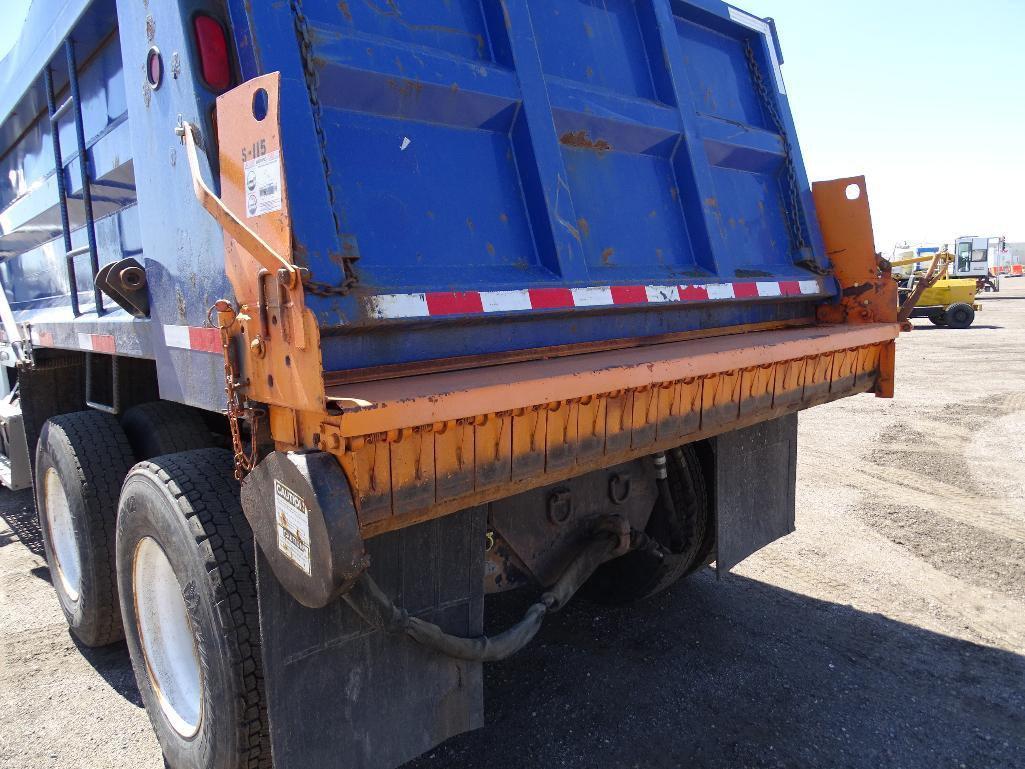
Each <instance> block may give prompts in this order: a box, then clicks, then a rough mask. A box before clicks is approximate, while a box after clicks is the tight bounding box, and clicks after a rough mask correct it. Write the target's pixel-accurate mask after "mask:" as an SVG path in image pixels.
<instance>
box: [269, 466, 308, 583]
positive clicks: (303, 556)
mask: <svg viewBox="0 0 1025 769" xmlns="http://www.w3.org/2000/svg"><path fill="white" fill-rule="evenodd" d="M274 517H275V518H276V519H277V524H278V550H280V551H281V552H282V553H284V554H285V557H286V558H288V560H290V561H291V562H292V563H294V564H295V565H296V566H298V567H299V568H300V569H302V570H303V571H304V572H306V574H307V576H309V575H310V573H311V563H310V515H309V511H308V510H307V508H306V503H305V502H303V498H302V497H300V496H299V495H298V494H296V493H295V492H294V491H292V490H291V489H290V488H288V486H286V485H285V484H283V483H282V482H281V481H278V480H275V481H274Z"/></svg>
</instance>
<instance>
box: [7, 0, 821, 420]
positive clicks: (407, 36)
mask: <svg viewBox="0 0 1025 769" xmlns="http://www.w3.org/2000/svg"><path fill="white" fill-rule="evenodd" d="M197 13H199V14H206V15H208V16H210V17H211V18H213V19H215V20H217V21H218V22H219V23H220V24H221V25H222V27H223V29H224V32H225V34H226V37H227V45H228V48H229V52H228V53H229V56H230V58H231V63H230V69H231V72H230V75H231V81H232V83H233V84H237V83H240V82H245V81H246V80H249V79H251V78H253V77H256V76H258V75H262V74H267V73H272V72H280V73H281V99H282V102H281V111H280V134H281V146H282V161H283V166H284V169H283V173H284V183H285V188H286V190H287V193H288V197H289V204H290V211H291V227H292V242H293V245H294V249H293V250H294V253H295V259H296V261H297V262H299V263H301V264H302V265H303V266H305V267H306V268H307V269H308V270H309V274H310V281H309V282H308V284H307V292H306V293H307V297H306V305H307V307H309V308H310V309H311V310H312V311H313V312H314V313H315V316H316V318H317V322H318V324H319V326H320V336H321V343H322V354H323V363H324V370H325V373H326V375H327V376H328V378H329V381H342V380H345V379H350V380H352V379H360V378H373V377H376V376H379V375H382V374H387V375H391V373H394V372H399V373H401V372H402V371H405V370H410V369H413V370H428V369H430V368H431V367H444V368H452V367H459V366H462V365H477V364H478V363H479V362H480V361H482V360H486V361H488V362H499V361H502V360H506V359H510V360H512V359H518V360H519V359H524V358H529V357H541V356H545V355H548V354H550V353H551V352H552V351H558V352H560V353H564V352H567V351H573V350H574V349H576V348H578V347H579V348H580V349H588V350H595V349H601V348H603V347H606V346H618V347H621V346H624V345H628V344H634V343H635V342H638V341H645V340H647V341H651V340H656V339H659V340H660V339H672V338H676V337H678V336H679V335H681V334H691V335H693V334H700V333H704V332H715V333H720V332H721V331H722V330H723V329H730V330H734V331H748V330H755V329H763V328H769V327H774V326H780V325H795V324H800V323H801V322H803V321H807V322H808V323H811V322H813V318H814V315H815V309H814V308H815V306H816V305H817V304H821V303H822V302H823V301H828V300H829V299H830V298H833V297H836V296H837V286H836V282H835V281H834V280H833V278H831V277H829V261H828V259H827V256H826V254H825V249H824V247H823V245H822V236H821V234H820V232H819V229H818V223H817V219H816V215H815V210H814V202H813V199H812V195H811V191H810V186H809V183H808V180H807V178H806V175H805V170H804V166H803V163H802V159H801V156H800V152H799V149H798V144H797V138H796V135H795V132H794V126H793V122H792V118H791V114H790V110H789V107H788V102H787V96H786V89H785V86H784V83H783V78H782V74H781V71H780V65H781V63H782V54H781V52H780V49H779V45H778V41H777V39H776V34H775V29H774V27H773V25H772V23H771V21H763V20H761V19H758V18H755V17H753V16H750V15H748V14H746V13H744V12H742V11H740V10H737V9H735V8H733V7H731V6H729V5H727V4H725V3H722V2H719V1H718V0H689V1H687V2H683V1H681V0H543V1H542V0H505V1H504V2H503V1H501V0H445V1H444V2H442V1H441V0H438V1H437V2H427V1H426V0H416V1H414V0H343V2H337V0H292V1H291V2H259V3H254V2H247V1H246V0H225V2H215V1H213V0H173V1H172V0H161V2H156V1H155V0H151V2H150V3H149V4H148V5H147V4H145V3H125V2H119V3H115V2H114V0H93V1H92V2H89V1H88V0H35V3H34V4H33V6H32V9H31V12H30V14H29V19H28V22H27V23H26V27H25V30H24V33H23V35H22V39H21V41H20V42H19V45H18V46H17V47H16V48H15V50H14V52H13V53H12V54H11V55H9V56H8V57H7V58H6V59H5V60H4V61H3V62H2V63H0V110H2V111H3V115H4V118H3V124H2V127H0V204H2V206H3V210H2V212H0V258H2V259H3V260H4V264H3V266H2V267H0V278H2V279H3V283H4V287H5V290H6V292H7V296H8V298H9V300H10V301H11V303H12V305H13V308H14V311H15V314H16V316H17V317H18V320H19V322H24V323H30V324H34V328H36V329H37V333H36V338H35V339H34V340H33V341H34V342H35V343H36V344H37V345H42V346H48V345H49V346H55V347H62V346H64V347H67V346H71V342H70V341H68V340H74V339H81V337H80V336H78V335H76V334H70V335H69V334H67V333H64V332H66V331H67V330H68V329H71V330H74V331H77V332H79V333H86V334H99V335H101V336H103V335H110V336H113V337H115V338H116V339H117V340H119V341H118V342H117V343H111V344H109V345H108V344H107V343H104V345H105V346H108V347H110V348H111V349H112V350H113V351H116V352H117V353H119V354H121V353H124V354H128V355H134V356H137V357H152V358H156V359H157V360H158V363H159V364H161V365H160V372H161V387H162V392H164V394H165V397H170V398H174V399H178V400H184V401H187V402H191V403H195V404H196V405H211V404H216V403H219V402H220V401H221V399H222V393H221V390H222V386H223V385H222V383H221V382H220V380H221V373H220V369H219V368H218V366H219V363H218V361H217V359H216V358H215V357H214V356H210V357H209V358H208V359H203V360H202V361H200V360H199V359H198V358H195V356H194V355H193V353H195V352H203V353H204V354H207V355H209V354H210V353H211V352H215V351H216V350H217V343H216V339H213V340H211V339H206V343H205V344H200V345H197V344H192V345H191V348H190V347H189V345H188V344H184V343H182V341H181V340H182V339H188V338H189V333H193V336H195V332H194V331H193V332H189V331H188V329H190V328H191V329H200V328H202V327H203V326H205V325H206V324H207V320H206V319H207V310H208V309H209V307H210V306H211V305H212V304H213V302H214V301H216V300H217V299H219V298H221V297H223V296H230V295H231V287H230V285H229V283H228V280H227V278H226V276H225V270H224V262H223V258H222V254H223V248H224V247H223V240H222V234H221V231H220V229H219V228H218V226H217V225H216V223H215V222H214V221H213V220H212V219H210V218H209V217H208V216H206V214H205V212H203V210H202V209H201V208H200V207H199V206H198V205H197V203H196V201H195V199H194V197H193V195H192V186H191V179H190V177H189V173H188V168H187V164H186V163H185V162H184V159H183V158H184V156H183V153H182V150H181V145H180V140H179V138H178V137H176V136H175V135H174V127H175V125H176V124H177V123H178V122H179V121H181V120H186V121H190V122H194V123H196V124H197V125H198V126H199V129H200V132H201V133H202V134H203V135H204V136H205V137H206V139H205V140H204V141H205V146H204V148H203V149H204V151H205V157H204V158H203V161H202V162H203V164H204V174H205V175H206V176H207V178H208V181H209V182H210V183H211V184H212V185H213V186H214V188H215V190H216V189H217V187H218V174H219V170H218V167H217V153H216V151H215V150H216V147H215V146H214V144H215V138H214V137H216V126H215V125H214V121H213V113H214V106H215V99H216V97H217V95H218V94H219V93H220V92H221V90H223V88H222V89H218V88H214V87H212V86H211V84H210V83H209V82H208V81H207V79H206V76H207V74H208V73H206V72H205V70H204V69H203V66H204V65H203V64H202V62H201V61H200V57H199V55H198V53H197V50H196V49H197V46H198V43H197V40H196V34H197V33H196V32H195V30H194V29H193V27H192V24H193V20H194V19H195V18H196V15H195V14H197ZM66 36H71V37H72V38H73V40H74V44H73V48H74V49H75V53H76V56H77V63H76V64H75V66H76V67H77V76H78V80H79V87H80V90H81V96H82V98H81V101H80V104H81V113H82V117H83V137H82V138H83V141H84V146H85V152H86V155H87V156H88V158H89V161H90V162H89V166H90V168H89V175H90V179H91V181H90V184H89V186H90V187H91V190H92V201H91V205H92V208H93V210H94V216H93V218H94V220H95V224H94V230H95V237H94V238H93V240H94V241H95V244H94V246H93V247H92V248H94V250H95V252H96V261H97V265H98V266H99V267H102V266H103V265H104V264H107V263H110V262H114V261H117V260H120V259H123V258H125V257H135V258H137V259H139V260H140V262H141V263H143V264H144V265H145V267H146V272H147V279H148V286H149V293H150V299H151V303H152V307H151V309H150V315H149V318H148V319H145V318H142V319H133V318H131V317H130V316H127V315H125V314H124V313H123V312H122V311H121V310H118V309H117V308H116V307H114V306H113V305H112V304H109V303H108V304H109V306H108V308H107V309H106V311H105V312H103V313H102V314H101V315H99V316H98V315H97V314H96V313H95V308H94V302H95V298H94V292H93V288H92V281H91V276H90V274H89V265H88V261H89V257H88V256H83V252H88V251H89V250H90V244H89V240H90V239H89V237H88V235H89V233H88V229H89V228H88V227H86V226H83V225H86V224H87V220H88V217H87V216H86V208H85V206H84V200H83V186H84V185H83V182H82V174H81V173H80V171H81V168H80V165H79V160H78V158H79V153H78V152H77V151H76V146H77V141H76V139H77V137H76V126H75V121H74V120H73V115H72V114H71V112H72V111H71V110H69V111H66V112H64V113H61V114H58V116H57V119H56V121H55V123H54V124H55V125H57V126H58V130H59V135H60V142H59V145H60V147H61V148H62V149H63V157H62V159H61V163H62V164H63V165H64V173H63V180H64V183H65V187H66V193H67V200H68V205H67V213H68V217H69V225H70V230H71V236H70V244H69V246H68V247H66V244H65V243H64V242H63V241H62V239H61V236H62V233H63V228H62V223H61V216H60V213H61V212H60V208H61V207H60V206H59V205H58V203H59V190H58V184H57V177H58V175H57V174H55V173H54V168H55V167H56V164H55V159H54V154H53V151H52V142H51V121H50V120H49V119H48V111H47V98H46V97H47V94H46V87H45V79H44V77H43V74H44V72H45V69H46V68H47V67H49V69H50V70H51V72H52V79H53V90H54V100H55V105H57V107H58V112H60V110H59V105H60V104H61V103H63V102H64V101H66V100H67V97H68V90H69V77H68V72H69V69H68V64H67V61H66V56H65V48H64V47H62V41H63V39H64V38H65V37H66ZM154 50H155V51H157V52H158V53H160V56H161V57H162V58H161V61H162V64H163V73H162V78H163V80H162V81H161V82H159V83H157V84H156V85H153V84H152V83H151V82H149V81H148V79H149V76H150V75H151V74H152V73H150V72H148V70H147V66H149V64H148V63H149V61H150V59H149V58H148V57H149V56H150V53H151V52H152V51H154ZM222 119H223V118H222ZM207 164H208V165H207ZM68 250H71V251H72V252H73V253H77V254H78V255H77V256H75V257H74V258H73V261H75V263H76V265H77V276H76V277H75V280H76V281H77V291H76V294H79V296H78V300H79V305H80V314H79V315H77V316H76V315H74V314H73V313H72V311H71V302H70V298H71V297H70V294H71V291H70V288H69V286H70V283H71V280H72V278H71V277H70V276H69V275H68V272H67V270H66V267H65V259H64V254H65V252H66V251H68ZM47 324H49V325H47ZM62 324H63V325H62ZM39 329H47V331H46V333H44V332H43V331H41V330H39ZM62 329H63V331H62ZM50 332H52V333H50ZM47 334H49V335H47ZM183 335H184V336H183ZM193 341H195V340H193ZM204 348H205V349H204ZM183 350H184V351H183ZM186 354H187V355H189V356H190V357H188V358H183V357H182V356H183V355H186ZM453 359H456V360H453ZM439 362H440V363H439ZM186 363H187V364H188V365H189V367H190V369H191V370H192V372H193V373H192V375H191V377H189V378H185V377H183V376H182V375H181V373H180V371H181V370H182V367H183V366H184V365H185V364H186ZM197 372H198V373H197Z"/></svg>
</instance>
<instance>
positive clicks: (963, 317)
mask: <svg viewBox="0 0 1025 769" xmlns="http://www.w3.org/2000/svg"><path fill="white" fill-rule="evenodd" d="M943 317H944V318H945V320H946V322H947V325H948V326H950V327H951V328H968V327H969V326H971V325H972V323H974V322H975V308H974V307H972V306H971V305H970V304H964V303H960V302H959V303H958V304H952V305H950V307H948V308H947V311H946V312H945V313H943Z"/></svg>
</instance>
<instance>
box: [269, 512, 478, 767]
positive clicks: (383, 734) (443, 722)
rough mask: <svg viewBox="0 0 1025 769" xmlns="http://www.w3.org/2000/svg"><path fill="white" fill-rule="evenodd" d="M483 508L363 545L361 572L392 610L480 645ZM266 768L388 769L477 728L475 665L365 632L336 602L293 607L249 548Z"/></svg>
mask: <svg viewBox="0 0 1025 769" xmlns="http://www.w3.org/2000/svg"><path fill="white" fill-rule="evenodd" d="M485 523H486V509H485V508H483V507H478V508H473V509H471V510H466V511H463V512H460V513H457V514H455V515H450V516H447V517H445V518H442V519H439V520H436V521H431V522H428V523H422V524H419V525H416V526H412V527H410V528H407V529H403V530H401V531H396V532H392V533H389V534H383V535H381V536H379V537H375V538H374V539H371V540H369V541H368V542H367V551H368V553H369V555H370V563H371V565H370V574H372V575H373V577H374V579H376V580H377V582H378V583H379V584H380V586H381V588H382V589H384V590H385V591H386V592H387V594H388V595H389V596H390V597H392V598H393V600H395V602H396V603H398V604H399V605H401V606H404V607H405V608H407V609H408V610H409V611H410V612H411V613H413V614H416V615H417V616H421V617H424V618H427V619H430V620H431V621H432V622H436V623H438V624H439V625H441V626H442V627H443V628H444V629H445V630H446V631H447V632H449V633H455V634H458V635H461V636H471V637H473V636H479V635H480V634H481V633H482V632H483V615H484V548H485ZM257 556H258V559H257V569H258V577H259V581H258V584H259V599H260V626H261V632H262V634H263V659H264V683H265V688H266V696H267V705H268V715H269V718H270V730H271V745H272V749H273V755H274V767H275V769H311V767H317V769H393V768H394V767H397V766H400V765H401V764H403V763H405V762H407V761H409V760H411V759H413V758H415V757H416V756H418V755H420V754H422V753H424V752H426V751H428V750H430V749H431V748H433V747H434V746H436V745H438V744H439V743H441V742H443V741H444V740H446V739H448V738H449V737H453V736H455V735H457V734H460V733H462V732H465V731H469V730H471V729H479V728H480V727H481V726H483V722H484V698H483V678H482V666H481V664H480V663H472V662H463V661H459V660H454V659H451V658H449V657H445V656H442V655H441V654H438V653H436V652H432V651H429V650H427V649H426V648H424V647H422V646H420V645H419V644H417V643H415V642H414V641H412V640H410V639H409V638H407V637H405V636H404V635H402V634H387V633H384V632H378V631H374V630H372V629H371V628H370V627H369V626H368V625H367V624H366V623H365V622H364V621H363V620H361V619H360V618H359V617H358V616H356V614H355V613H354V612H353V610H352V609H351V608H350V607H349V606H348V605H347V604H346V603H345V602H344V601H336V602H334V603H332V604H330V605H329V606H327V607H326V608H323V609H308V608H306V607H304V606H302V605H300V604H299V603H298V602H297V601H296V600H295V599H293V598H292V597H291V596H290V595H289V594H288V592H287V591H286V590H285V589H284V588H283V587H281V585H280V584H279V583H278V581H277V580H276V579H275V577H274V575H273V573H272V572H271V570H270V568H269V567H268V563H267V560H266V558H265V557H264V555H263V552H262V551H260V549H259V548H257Z"/></svg>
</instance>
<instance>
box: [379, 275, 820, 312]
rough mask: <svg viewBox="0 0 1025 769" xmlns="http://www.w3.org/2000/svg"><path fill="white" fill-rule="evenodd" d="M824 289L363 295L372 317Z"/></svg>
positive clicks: (725, 286)
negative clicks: (365, 296) (367, 296)
mask: <svg viewBox="0 0 1025 769" xmlns="http://www.w3.org/2000/svg"><path fill="white" fill-rule="evenodd" d="M821 293H823V288H822V285H821V283H819V281H817V280H773V281H758V282H750V281H749V282H746V283H706V284H704V285H700V286H596V287H592V288H527V289H519V290H513V291H438V292H433V293H425V294H382V295H379V296H373V297H369V298H368V299H366V300H365V301H366V306H367V313H368V314H369V315H370V317H372V318H381V319H398V318H431V317H440V316H445V315H480V314H486V313H492V312H520V311H525V310H555V309H569V308H574V307H611V306H625V305H640V304H683V303H697V302H722V301H729V300H736V299H741V300H743V299H760V298H772V297H789V296H810V295H816V294H821Z"/></svg>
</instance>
